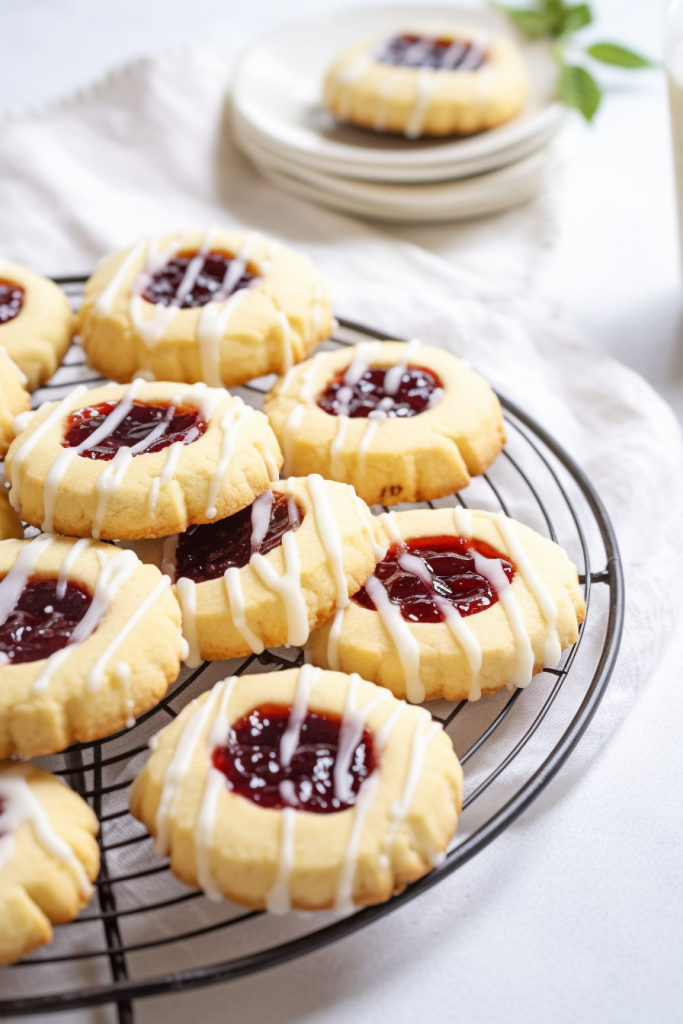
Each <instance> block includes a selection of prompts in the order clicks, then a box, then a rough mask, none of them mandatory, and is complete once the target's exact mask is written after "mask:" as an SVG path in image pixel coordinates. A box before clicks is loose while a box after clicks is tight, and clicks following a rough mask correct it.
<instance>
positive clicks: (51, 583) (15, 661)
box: [0, 579, 92, 665]
mask: <svg viewBox="0 0 683 1024" xmlns="http://www.w3.org/2000/svg"><path fill="white" fill-rule="evenodd" d="M91 601H92V596H91V595H90V594H89V593H88V591H87V590H86V588H85V587H82V586H81V585H80V584H78V583H70V582H67V584H66V588H65V590H64V593H63V595H62V592H61V590H60V593H59V595H58V593H57V580H50V579H48V580H39V579H32V580H29V581H28V583H27V585H26V586H25V587H24V590H23V591H22V593H21V594H20V596H19V600H18V601H17V603H16V605H15V606H14V609H13V611H12V612H11V613H10V615H9V616H8V618H7V619H6V621H5V622H4V623H3V624H2V626H0V665H3V664H5V665H6V664H10V665H19V664H21V663H22V662H26V661H40V660H41V658H49V657H50V655H51V654H54V653H55V651H59V650H61V649H62V647H66V645H67V644H68V643H69V640H70V638H71V634H72V633H73V631H74V630H75V628H76V626H77V625H78V623H79V622H80V621H81V619H82V618H83V616H84V615H85V613H86V612H87V610H88V608H89V607H90V603H91Z"/></svg>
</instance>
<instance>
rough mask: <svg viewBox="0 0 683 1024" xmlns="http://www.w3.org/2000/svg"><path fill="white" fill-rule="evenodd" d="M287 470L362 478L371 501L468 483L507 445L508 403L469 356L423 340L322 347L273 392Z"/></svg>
mask: <svg viewBox="0 0 683 1024" xmlns="http://www.w3.org/2000/svg"><path fill="white" fill-rule="evenodd" d="M264 411H265V413H266V415H267V416H268V419H269V421H270V425H271V426H272V428H273V430H274V431H275V435H276V437H277V438H278V440H279V442H280V445H281V446H282V450H283V452H284V457H285V462H284V473H285V474H287V473H294V474H296V475H297V476H303V475H306V474H308V473H320V474H321V475H322V476H324V477H327V478H328V479H330V480H343V481H345V482H346V483H350V484H353V486H354V487H355V489H356V491H357V493H358V494H359V495H360V497H361V498H363V500H364V501H366V502H367V504H368V505H375V504H380V505H398V504H400V503H402V502H417V501H431V500H433V499H434V498H441V497H444V496H445V495H447V494H451V493H452V492H453V491H458V490H461V488H463V487H467V485H468V483H469V482H470V477H471V476H476V475H478V474H479V473H484V472H485V471H486V470H487V469H488V467H489V466H490V465H491V463H492V462H493V460H494V459H495V458H496V456H497V455H498V454H499V452H500V451H501V449H502V447H503V444H504V442H505V429H504V426H503V417H502V413H501V409H500V403H499V401H498V399H497V398H496V396H495V394H494V392H493V391H492V390H491V388H490V387H489V385H488V384H487V383H486V381H484V380H483V379H482V378H481V377H479V376H478V375H477V374H476V373H474V372H473V371H472V370H471V369H470V367H469V366H468V365H467V363H465V362H463V361H462V360H460V359H456V357H455V356H452V355H451V354H450V353H448V352H445V351H444V350H443V349H439V348H433V347H431V346H428V345H422V344H421V343H420V342H419V341H411V342H409V343H407V344H406V343H404V342H398V341H383V342H382V341H377V342H363V343H362V344H360V345H356V346H355V347H354V348H347V349H342V350H339V351H335V352H323V353H319V354H317V355H315V356H314V357H313V358H312V359H311V360H309V361H308V362H306V363H304V364H303V365H301V366H297V367H296V368H294V369H293V370H291V371H290V372H289V373H288V374H287V375H286V376H285V377H283V378H281V379H280V380H279V381H278V382H277V383H276V385H275V386H274V387H273V389H272V390H271V391H270V392H269V393H268V394H267V395H266V399H265V402H264Z"/></svg>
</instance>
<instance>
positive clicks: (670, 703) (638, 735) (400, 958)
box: [0, 0, 683, 1024]
mask: <svg viewBox="0 0 683 1024" xmlns="http://www.w3.org/2000/svg"><path fill="white" fill-rule="evenodd" d="M338 6H340V4H339V3H332V2H329V3H328V0H318V2H315V0H288V2H287V3H284V2H282V0H280V2H277V0H241V2H240V3H235V2H234V0H221V2H219V0H193V2H192V3H188V2H184V3H183V2H180V0H163V2H162V0H107V2H106V3H102V2H94V0H43V2H38V0H22V3H20V4H17V3H11V2H10V0H2V3H1V4H0V40H2V42H1V43H0V46H1V49H2V57H1V58H0V106H3V107H4V106H14V105H19V106H21V105H26V104H28V105H33V104H36V103H39V102H41V101H42V100H45V99H49V98H53V97H57V96H59V95H62V94H64V93H66V92H69V91H71V90H72V89H74V88H76V87H78V86H81V85H86V84H88V83H89V82H90V81H91V80H92V79H94V78H99V77H101V76H102V74H103V72H105V71H106V70H107V69H108V68H110V67H113V66H115V65H117V64H119V63H121V62H123V61H126V60H128V59H130V58H132V57H134V56H138V55H141V54H143V53H147V52H154V51H157V50H160V49H164V48H167V47H169V46H175V45H179V44H184V43H187V42H198V43H203V44H208V45H213V46H215V47H217V48H218V49H219V50H220V51H221V52H223V53H224V54H226V55H228V56H230V55H233V54H236V53H237V52H239V51H240V50H241V49H242V48H243V47H244V46H245V45H246V44H247V43H248V42H249V41H250V40H251V39H253V38H256V37H257V36H258V35H259V34H260V33H262V32H263V31H264V30H267V29H269V28H271V27H274V26H275V25H277V24H278V23H281V22H283V21H285V20H288V19H290V18H292V17H296V16H298V15H302V14H307V13H313V12H315V13H319V12H320V11H321V10H324V9H325V8H326V7H329V8H330V9H332V8H333V7H338ZM345 6H351V5H350V4H348V5H345ZM593 6H594V8H595V9H596V10H597V13H598V25H599V27H598V28H597V29H596V30H595V33H594V36H595V37H597V36H600V37H605V38H611V39H615V40H619V41H622V42H624V43H627V44H630V45H632V46H634V47H636V48H639V49H641V50H643V51H646V52H648V53H649V54H652V55H655V56H658V55H659V53H660V52H661V45H660V19H661V8H662V4H661V2H660V0H596V2H595V3H594V5H593ZM602 79H603V81H605V82H606V83H608V84H609V92H608V95H607V97H606V100H605V103H604V107H603V109H602V111H601V112H600V114H599V115H598V117H597V118H596V121H595V124H594V126H593V128H592V129H591V130H589V131H584V130H583V129H581V128H579V127H578V126H575V128H574V130H573V132H572V134H571V153H570V155H569V159H568V162H567V166H566V169H565V171H564V173H563V180H562V184H561V191H560V197H561V202H560V203H559V206H558V210H557V216H558V217H559V242H558V243H557V244H556V245H555V246H554V247H553V251H552V252H551V251H549V250H548V251H547V252H545V251H543V252H540V253H539V261H538V267H537V273H536V274H535V276H534V280H533V282H530V287H532V285H533V287H534V288H535V290H536V294H537V296H538V298H539V301H543V302H545V303H548V304H550V305H551V308H552V309H553V310H554V311H555V315H557V316H558V317H563V318H568V319H570V320H572V321H573V322H574V323H576V324H577V325H578V327H579V328H580V329H581V331H582V333H583V334H584V335H585V336H586V337H587V338H588V339H589V340H591V341H592V342H593V343H594V344H597V345H601V346H603V347H605V348H606V349H608V350H609V351H611V352H612V353H614V354H615V355H617V356H618V357H619V358H621V359H622V360H623V361H625V362H627V363H628V364H630V365H631V366H633V367H635V368H636V369H638V370H640V372H642V373H643V374H644V375H645V376H646V377H647V378H648V379H649V380H650V381H651V382H652V383H653V384H654V385H655V386H656V387H657V388H658V389H659V390H660V391H662V392H663V393H664V394H665V395H666V396H667V397H668V398H669V400H670V401H671V402H672V404H673V405H674V407H675V408H676V410H677V412H678V414H679V416H682V415H683V352H682V343H683V339H682V337H681V288H680V284H679V271H678V262H677V253H676V228H675V224H676V220H675V204H674V194H673V178H672V170H671V153H670V142H669V134H668V110H667V105H666V90H665V83H664V79H663V76H662V75H661V74H659V73H654V74H649V73H648V74H645V75H638V76H636V75H626V74H616V73H614V74H613V73H610V72H607V73H603V74H602ZM515 216H516V217H519V216H523V214H517V215H515ZM500 225H501V230H504V226H505V221H504V219H503V220H501V221H500ZM495 226H496V224H495V222H494V223H493V224H492V227H493V228H495ZM469 230H471V229H470V228H459V227H457V226H453V227H451V228H447V229H443V228H438V229H419V228H412V229H396V231H395V233H396V234H397V235H399V236H403V237H407V238H410V239H411V240H413V241H418V242H421V243H422V244H425V245H427V246H429V247H430V248H432V249H434V250H435V251H437V252H443V253H444V254H445V255H446V256H447V257H449V258H455V259H461V260H462V261H463V262H465V263H467V253H466V252H463V246H464V244H465V243H466V240H467V232H468V231H469ZM0 246H1V240H0ZM473 269H477V270H481V269H482V268H479V267H474V268H473ZM656 528H657V524H656V522H655V523H653V524H652V529H653V530H654V529H656ZM643 544H644V545H646V544H647V537H643ZM682 654H683V635H681V631H679V635H678V636H676V637H675V638H674V639H673V641H672V644H671V646H670V649H669V651H668V652H666V653H665V656H664V659H663V661H662V663H661V665H660V667H659V669H658V671H657V672H656V674H655V676H654V678H653V679H652V680H651V681H650V682H649V684H648V685H647V686H645V685H644V687H643V692H642V696H641V698H640V700H639V701H638V703H637V704H636V706H635V708H634V709H633V711H632V712H631V715H630V717H629V718H628V719H627V721H626V723H625V724H624V725H623V726H622V728H621V730H620V731H619V733H618V734H617V735H616V736H615V737H614V739H613V741H612V743H611V744H610V745H609V746H608V748H607V749H606V750H605V752H604V753H603V754H602V755H601V756H600V758H599V759H598V760H597V762H596V763H594V764H593V765H592V766H591V767H590V770H588V771H587V772H586V774H585V775H584V777H583V779H582V780H581V781H580V782H579V783H578V784H575V785H574V786H573V787H571V788H570V789H567V791H566V792H563V781H562V776H561V775H560V777H559V778H558V779H557V780H556V781H555V782H554V783H553V784H552V787H551V788H552V790H553V797H554V800H555V803H554V805H553V806H552V809H550V807H549V804H550V800H549V798H543V797H542V798H541V799H540V800H539V801H537V803H536V804H535V805H534V806H533V807H532V808H531V810H530V811H529V812H528V813H527V814H526V815H525V816H524V818H523V819H522V820H521V822H519V823H518V824H517V825H516V826H514V827H513V828H512V829H511V830H510V831H509V832H508V833H506V834H504V835H503V836H502V837H501V838H499V839H498V840H497V841H496V842H495V843H494V844H493V845H492V846H490V847H489V848H488V849H487V850H486V851H485V852H484V853H482V854H480V855H479V856H478V857H477V858H476V859H475V860H474V861H473V862H471V863H470V864H468V865H466V866H465V867H464V868H463V869H461V870H460V871H459V872H458V873H457V874H456V876H454V877H453V878H451V879H450V880H449V881H447V882H446V883H444V884H442V885H440V886H438V887H437V888H436V889H435V890H432V891H431V892H430V893H428V894H427V895H425V896H423V897H421V899H420V908H421V912H422V913H421V917H419V918H418V915H414V914H413V915H411V922H412V923H413V930H412V931H411V932H410V933H406V932H405V930H404V929H402V917H401V913H400V912H399V913H398V914H393V915H391V916H390V917H389V918H387V919H385V920H384V921H383V922H382V923H380V924H378V925H376V926H374V927H373V928H372V929H371V931H370V932H366V933H364V936H363V937H355V938H351V939H349V940H346V942H345V943H343V944H342V945H341V946H337V947H332V948H331V949H329V950H327V951H324V952H322V953H319V954H316V955H315V956H312V957H309V958H308V959H306V960H303V961H300V962H298V963H296V964H292V965H289V966H287V967H284V968H281V969H278V970H276V971H272V972H269V973H267V974H264V975H262V976H259V977H256V978H252V979H247V980H245V981H242V982H238V983H235V984H233V985H231V986H228V987H221V988H216V989H211V990H207V991H205V992H202V993H191V994H189V995H185V996H174V997H172V998H171V999H168V998H163V999H159V1000H153V1001H150V1002H147V1003H145V1004H140V1006H139V1013H140V1019H141V1020H144V1021H155V1022H156V1021H162V1020H163V1021H167V1022H168V1021H171V1022H176V1021H177V1022H180V1021H182V1022H185V1021H190V1020H192V1021H194V1020H196V1021H197V1022H198V1024H199V1022H202V1024H203V1022H207V1024H213V1022H214V1021H231V1022H232V1021H239V1022H240V1024H261V1022H264V1024H265V1022H266V1021H268V1022H283V1024H284V1022H290V1021H292V1022H294V1021H311V1022H313V1021H314V1022H320V1024H322V1022H325V1024H331V1022H335V1024H337V1022H339V1024H341V1022H342V1021H343V1022H347V1021H349V1020H353V1021H354V1022H357V1024H374V1022H380V1021H382V1022H384V1021H386V1020H393V1021H396V1022H401V1024H402V1022H406V1024H407V1022H412V1021H416V1020H424V1021H429V1022H430V1024H441V1022H446V1021H455V1020H462V1021H467V1022H468V1024H478V1022H480V1021H481V1022H486V1024H492V1022H498V1021H504V1022H517V1021H520V1022H522V1021H523V1022H525V1024H537V1022H538V1024H541V1022H543V1024H547V1022H565V1021H566V1022H570V1021H571V1022H572V1024H573V1022H576V1021H581V1022H582V1024H593V1022H600V1024H602V1022H619V1024H631V1022H633V1024H636V1022H644V1021H648V1022H658V1024H659V1022H662V1024H668V1022H672V1024H673V1022H674V1021H680V1020H681V1019H682V1018H683V1009H682V1007H683V998H682V997H683V971H682V970H681V952H682V948H683V943H682V941H681V940H682V938H683V924H682V922H683V906H682V903H683V900H682V889H683V885H682V881H683V878H682V870H681V861H682V857H681V848H682V845H683V844H682V840H683V827H682V825H681V819H682V818H683V815H682V814H681V810H682V808H681V781H682V780H683V752H682V751H683V743H681V735H680V733H681V728H680V727H681V722H683V694H682V693H681V670H680V663H681V655H682ZM577 834H578V835H580V837H581V842H580V843H577V842H576V837H577ZM569 851H571V852H569ZM416 920H418V921H419V924H417V925H416V924H415V922H416ZM0 987H1V979H0ZM81 1018H82V1019H94V1020H104V1019H107V1020H109V1019H112V1018H111V1017H110V1015H109V1013H108V1012H107V1011H97V1012H95V1013H94V1014H93V1015H92V1016H91V1015H86V1014H84V1015H80V1014H72V1015H70V1016H69V1019H70V1020H71V1021H74V1022H75V1021H76V1020H81Z"/></svg>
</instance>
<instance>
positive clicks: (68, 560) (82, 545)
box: [56, 537, 92, 601]
mask: <svg viewBox="0 0 683 1024" xmlns="http://www.w3.org/2000/svg"><path fill="white" fill-rule="evenodd" d="M91 544H92V541H91V540H90V538H89V537H83V538H81V540H77V541H76V543H75V544H74V545H73V547H70V548H69V550H68V551H67V553H66V555H65V556H64V558H63V559H62V564H61V566H60V567H59V576H58V577H57V591H56V593H57V597H58V598H59V600H60V601H61V600H62V598H63V597H64V595H65V594H66V584H67V581H68V579H69V573H70V572H71V570H72V569H73V567H74V565H75V564H76V562H77V561H78V559H79V558H80V557H81V554H82V553H83V552H84V551H85V550H86V549H87V548H89V547H90V545H91Z"/></svg>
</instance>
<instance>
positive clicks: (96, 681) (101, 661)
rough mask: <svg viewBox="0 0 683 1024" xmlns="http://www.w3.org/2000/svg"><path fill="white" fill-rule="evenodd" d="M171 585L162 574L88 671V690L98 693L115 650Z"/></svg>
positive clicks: (86, 684) (86, 685) (86, 686)
mask: <svg viewBox="0 0 683 1024" xmlns="http://www.w3.org/2000/svg"><path fill="white" fill-rule="evenodd" d="M169 585H170V580H169V578H168V576H162V577H161V579H160V580H159V582H158V583H157V584H156V586H155V587H154V589H153V590H151V591H150V593H149V594H148V595H147V597H146V598H145V599H144V601H142V602H141V603H140V604H139V605H138V607H137V608H136V609H135V611H134V612H133V613H132V615H131V616H130V618H129V619H128V620H127V622H126V624H125V626H123V627H122V628H121V629H120V630H119V632H118V633H117V634H116V636H115V637H114V639H113V640H111V641H110V642H109V643H108V644H107V646H106V647H105V649H104V650H103V651H102V653H101V654H100V656H99V658H98V659H97V661H96V662H95V664H94V665H93V667H92V668H91V669H90V671H89V672H88V676H87V679H86V683H85V688H86V690H88V691H89V692H90V693H97V691H98V690H99V689H100V687H101V686H102V679H103V677H104V672H105V669H106V667H107V663H108V662H109V659H110V658H111V656H112V655H113V653H114V651H116V650H117V649H118V648H119V647H120V646H121V644H122V643H123V641H124V640H125V639H126V637H127V636H129V634H130V633H131V632H132V631H133V630H134V629H135V627H136V626H137V625H138V623H139V622H140V620H141V619H142V617H143V616H144V615H145V614H146V613H147V611H148V610H149V609H150V608H151V607H152V605H153V604H154V602H155V601H156V600H157V598H158V597H160V595H161V594H162V593H163V591H164V590H165V589H166V587H168V586H169Z"/></svg>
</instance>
